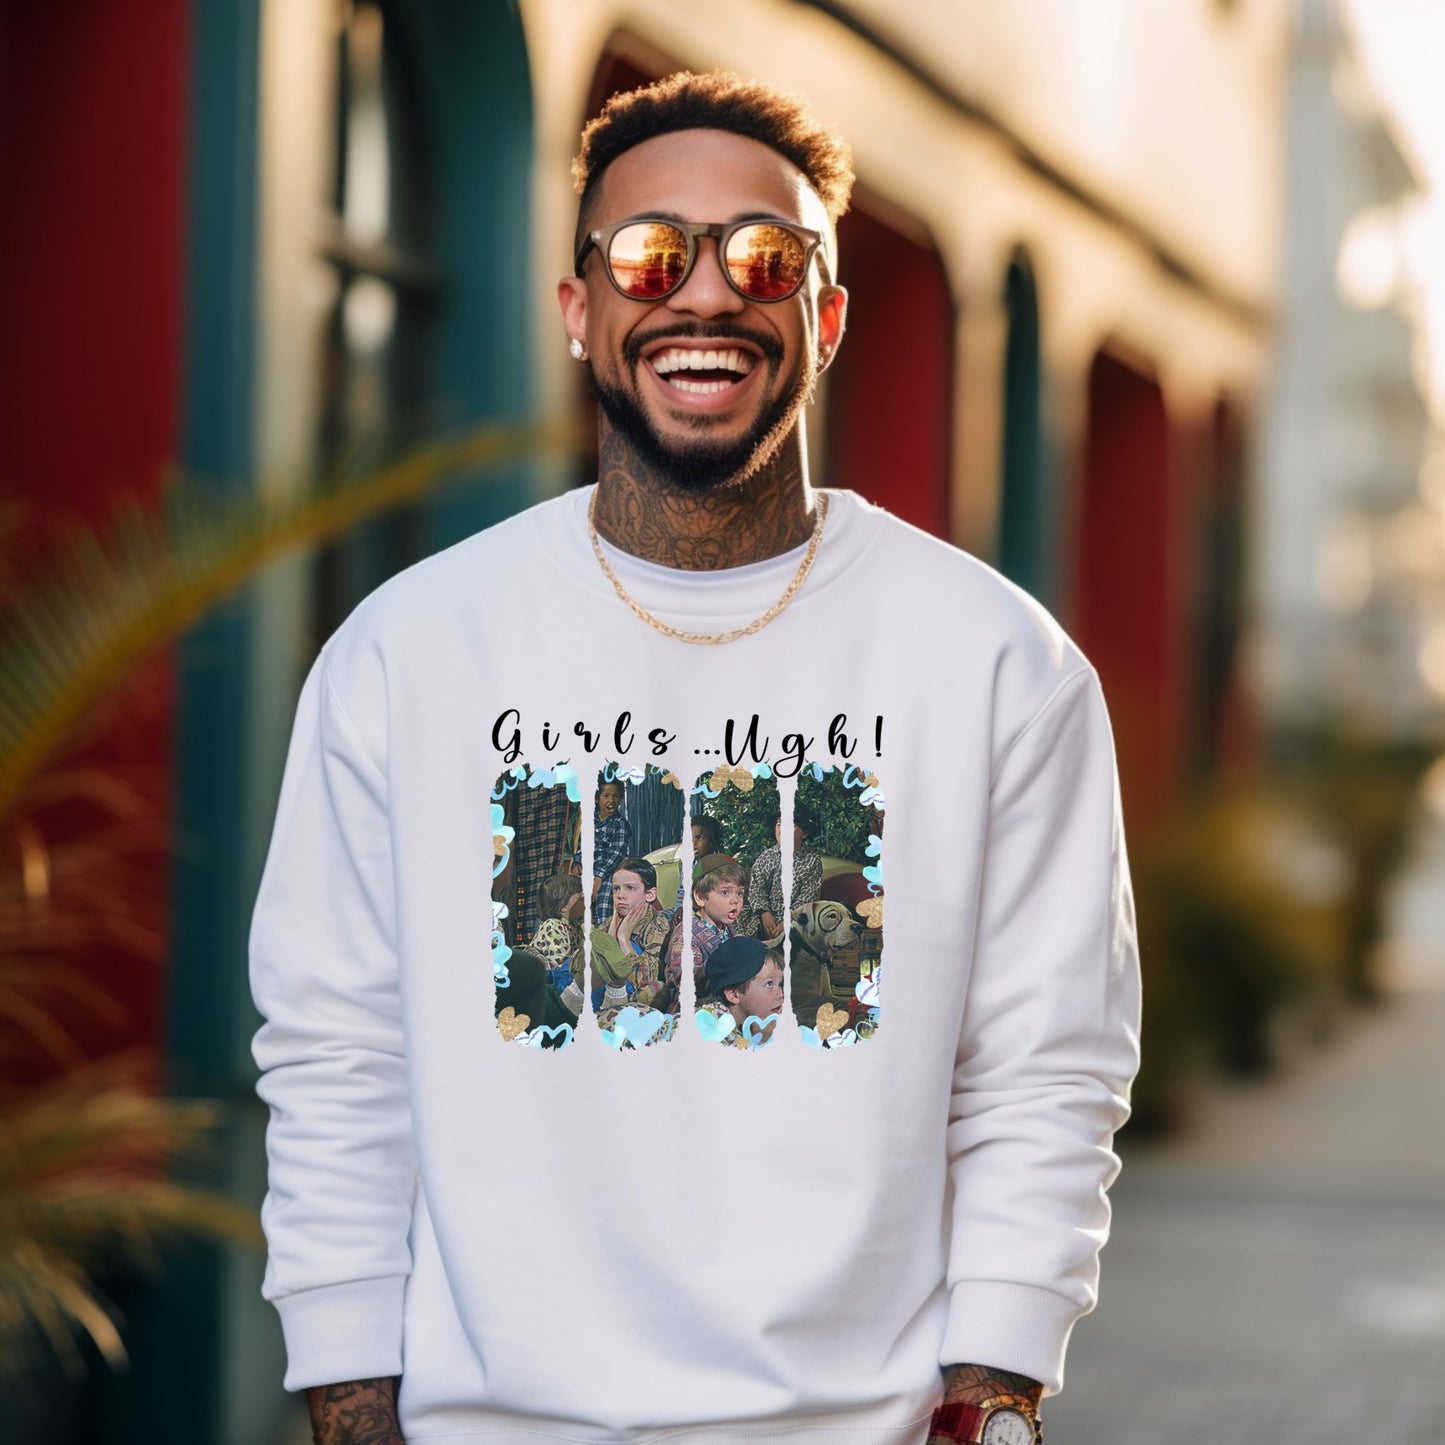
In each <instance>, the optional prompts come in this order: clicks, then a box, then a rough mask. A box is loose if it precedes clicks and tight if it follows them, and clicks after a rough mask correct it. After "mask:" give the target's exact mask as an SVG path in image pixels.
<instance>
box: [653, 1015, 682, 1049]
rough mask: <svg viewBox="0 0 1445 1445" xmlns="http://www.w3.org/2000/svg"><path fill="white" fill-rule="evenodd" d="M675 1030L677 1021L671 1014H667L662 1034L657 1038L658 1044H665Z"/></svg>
mask: <svg viewBox="0 0 1445 1445" xmlns="http://www.w3.org/2000/svg"><path fill="white" fill-rule="evenodd" d="M676 1028H677V1020H676V1019H675V1018H674V1017H673V1016H672V1015H671V1014H668V1016H667V1023H666V1024H664V1025H663V1029H662V1032H661V1033H660V1034H658V1036H657V1039H658V1042H659V1043H664V1044H665V1043H666V1042H667V1041H668V1039H670V1038H671V1037H672V1035H673V1033H674V1031H675V1030H676Z"/></svg>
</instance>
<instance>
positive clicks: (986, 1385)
mask: <svg viewBox="0 0 1445 1445" xmlns="http://www.w3.org/2000/svg"><path fill="white" fill-rule="evenodd" d="M1043 1393H1044V1387H1043V1386H1042V1385H1041V1384H1039V1382H1038V1381H1037V1380H1031V1379H1029V1377H1028V1376H1027V1375H1016V1374H1014V1373H1013V1371H1012V1370H995V1369H994V1368H992V1367H991V1366H989V1365H950V1366H949V1367H948V1369H947V1370H945V1371H944V1379H943V1403H944V1404H945V1405H951V1404H953V1403H954V1402H955V1401H960V1402H962V1403H963V1404H965V1405H982V1404H983V1403H984V1402H985V1401H987V1400H995V1399H997V1398H998V1397H999V1396H1000V1395H1014V1396H1022V1397H1024V1398H1025V1399H1027V1400H1028V1402H1029V1403H1030V1404H1031V1405H1033V1406H1034V1407H1035V1408H1037V1407H1038V1403H1039V1400H1040V1398H1041V1397H1042V1396H1043Z"/></svg>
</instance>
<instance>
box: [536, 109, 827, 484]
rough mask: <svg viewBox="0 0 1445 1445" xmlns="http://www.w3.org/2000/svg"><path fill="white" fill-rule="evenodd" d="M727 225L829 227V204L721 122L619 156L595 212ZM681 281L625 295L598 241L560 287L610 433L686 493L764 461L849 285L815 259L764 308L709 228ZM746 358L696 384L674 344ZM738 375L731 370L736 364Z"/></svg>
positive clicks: (800, 400) (789, 168) (593, 223)
mask: <svg viewBox="0 0 1445 1445" xmlns="http://www.w3.org/2000/svg"><path fill="white" fill-rule="evenodd" d="M643 215H667V216H673V217H676V218H678V219H680V220H684V221H704V222H724V223H726V222H729V221H733V220H739V219H742V218H744V217H750V218H775V219H778V220H783V221H791V222H794V223H796V224H798V225H802V226H806V227H808V228H809V229H812V230H816V231H820V232H822V233H823V234H824V235H827V234H829V225H828V218H827V213H826V211H825V210H824V207H823V203H822V201H821V200H820V199H819V198H818V196H817V194H816V193H815V192H814V191H813V190H812V188H811V187H810V186H809V185H808V183H807V181H806V180H805V179H804V177H803V175H802V173H801V172H800V171H799V170H798V169H797V168H796V167H795V166H794V165H793V164H792V163H791V162H790V161H787V160H785V159H784V158H783V157H782V156H780V155H779V154H778V153H777V152H776V151H773V150H771V149H770V148H769V147H767V146H765V145H763V144H762V143H761V142H758V141H754V140H748V139H746V138H745V137H742V136H736V135H732V134H729V133H728V132H726V131H716V130H691V131H679V132H676V133H674V134H671V135H663V136H656V137H654V138H653V139H652V140H649V141H644V142H643V143H642V144H641V145H639V146H635V147H634V148H633V149H632V150H630V151H628V152H626V153H625V154H624V155H621V156H619V157H618V158H617V160H615V161H614V162H613V163H612V165H611V166H610V167H609V168H608V170H607V173H606V175H605V176H604V177H603V179H602V184H601V196H600V203H599V205H598V206H597V207H596V209H595V210H594V213H593V215H592V216H591V217H590V218H589V222H588V224H589V228H590V229H593V230H595V229H597V228H599V227H602V226H607V225H610V224H612V223H613V222H615V221H622V220H626V219H628V218H630V217H633V216H643ZM697 246H698V255H697V259H696V261H695V263H694V265H693V268H692V271H691V273H690V274H689V275H688V278H687V280H686V281H685V282H684V283H683V285H681V286H680V287H679V288H678V289H677V290H676V291H674V292H673V293H672V294H671V295H669V296H666V297H664V298H663V299H662V300H661V301H635V300H632V299H631V298H629V297H626V296H621V295H619V294H618V292H617V291H616V290H614V289H613V287H612V285H611V283H610V282H609V281H608V279H607V274H606V268H605V266H604V264H603V259H602V257H601V256H600V255H599V254H598V253H597V252H596V250H595V249H594V250H593V251H592V252H591V253H590V254H589V255H588V257H587V260H586V262H585V263H584V266H583V271H584V275H583V277H582V278H581V279H578V278H575V277H569V278H567V279H565V280H564V281H563V282H562V283H561V287H560V292H559V294H560V296H561V300H562V309H563V316H564V319H565V321H566V323H567V328H568V331H569V332H570V333H571V334H572V335H574V336H580V337H582V338H583V339H584V340H585V341H586V344H587V346H588V349H589V351H590V352H591V356H592V371H593V378H594V380H595V382H596V386H597V394H598V399H599V401H600V403H601V406H602V408H603V411H604V412H605V413H606V415H607V418H608V420H609V422H610V423H611V424H612V426H613V428H614V429H615V430H617V431H619V432H620V433H622V435H623V436H625V437H626V438H627V440H628V442H629V443H630V444H631V445H632V447H633V449H634V450H635V451H636V452H638V454H639V455H640V456H641V457H642V458H643V460H644V461H645V462H647V463H648V464H649V465H650V466H651V467H652V469H653V470H655V471H657V472H658V473H660V474H661V475H662V476H663V477H664V478H665V479H666V480H667V481H669V482H670V483H672V484H673V485H675V486H677V487H679V488H682V489H685V490H692V491H698V490H704V489H709V488H713V487H717V486H721V485H723V484H725V483H727V482H730V481H735V480H742V479H744V478H746V477H747V476H749V475H751V474H752V473H753V472H755V471H756V470H757V469H758V468H760V467H762V466H763V465H765V464H766V463H767V462H768V461H769V460H770V459H771V457H772V456H773V455H774V454H775V453H776V451H777V449H778V446H779V445H780V444H781V442H782V440H783V439H784V438H785V437H786V436H787V434H788V433H789V432H790V431H791V430H792V428H793V427H794V425H795V424H796V423H797V421H798V417H799V414H800V412H801V411H802V408H803V406H804V405H805V404H806V403H807V401H808V399H809V397H810V396H811V395H812V389H813V384H814V380H815V378H816V376H817V374H818V371H819V359H820V356H824V357H827V358H831V355H832V351H833V349H834V348H835V347H836V345H837V343H838V340H839V338H840V337H841V335H842V327H843V310H844V305H845V302H846V297H845V295H844V293H843V292H842V291H841V290H840V289H839V288H838V287H836V286H824V285H822V284H821V281H820V273H819V259H818V257H816V256H815V257H814V259H813V261H812V262H811V264H810V266H809V271H808V277H807V280H806V281H805V282H804V285H803V287H802V288H801V290H800V291H799V292H798V293H797V294H796V295H795V296H792V297H790V298H789V299H788V300H786V301H780V302H775V303H772V304H763V303H758V302H754V301H750V300H748V299H747V298H746V297H743V296H740V295H738V293H737V292H736V291H734V290H733V289H732V288H731V287H730V286H729V285H728V284H727V281H726V280H725V278H724V276H723V272H722V269H721V267H720V265H719V261H718V254H717V243H716V241H714V240H713V239H711V238H708V237H704V238H701V239H700V240H699V241H698V242H697ZM679 351H682V352H695V351H700V352H703V353H706V352H709V351H713V352H724V353H726V352H730V351H735V352H737V353H738V357H737V363H736V364H737V366H739V367H741V368H745V374H743V375H741V376H737V377H736V379H733V380H728V379H727V377H726V376H725V375H724V374H723V369H719V370H718V371H717V372H716V373H710V375H711V376H713V377H714V379H715V380H719V381H723V382H724V383H725V384H723V385H721V386H718V385H708V386H699V385H698V382H697V379H696V373H695V372H694V373H691V374H690V373H689V372H688V371H687V370H686V369H684V368H681V367H677V366H676V365H675V363H676V361H677V359H678V358H677V353H678V352H679ZM732 374H734V375H735V374H736V373H735V372H734V373H732Z"/></svg>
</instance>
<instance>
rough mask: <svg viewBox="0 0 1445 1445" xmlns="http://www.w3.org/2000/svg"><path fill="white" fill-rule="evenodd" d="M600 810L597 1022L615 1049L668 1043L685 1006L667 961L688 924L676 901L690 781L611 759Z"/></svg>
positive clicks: (594, 940) (596, 822) (595, 902)
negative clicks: (685, 789)
mask: <svg viewBox="0 0 1445 1445" xmlns="http://www.w3.org/2000/svg"><path fill="white" fill-rule="evenodd" d="M592 806H593V814H592V867H591V870H590V873H589V877H590V878H591V879H592V880H594V881H593V882H592V883H589V885H588V887H589V889H590V891H591V896H592V928H591V932H590V936H589V952H590V954H591V959H592V978H591V1002H592V1008H593V1010H594V1011H595V1013H596V1015H597V1027H598V1030H599V1032H600V1033H601V1035H602V1041H603V1043H605V1044H606V1045H607V1046H608V1047H609V1048H613V1049H618V1050H627V1049H641V1048H646V1047H648V1046H649V1045H655V1044H662V1043H666V1042H668V1041H669V1040H670V1039H671V1038H672V1037H673V1035H674V1034H675V1032H676V1029H677V1018H678V1012H679V1004H680V1000H679V997H678V989H677V987H676V984H675V982H673V981H671V980H668V979H665V978H664V976H663V964H664V957H665V950H666V948H667V942H668V937H669V935H670V934H671V933H672V932H673V931H674V930H676V931H678V932H681V928H682V915H681V912H680V911H679V910H678V908H677V907H676V900H677V898H678V897H679V896H680V893H679V889H678V876H679V871H680V867H681V859H682V853H683V848H682V819H683V797H682V783H681V781H680V780H679V779H678V777H677V776H676V774H674V773H671V772H668V771H667V770H665V769H663V768H660V767H657V766H655V765H653V764H651V763H649V764H646V765H643V764H627V763H618V762H608V763H604V764H603V765H602V767H601V769H600V770H599V771H598V773H597V791H596V793H595V794H594V796H593V804H592ZM577 857H578V860H579V861H580V857H581V855H580V853H579V854H578V855H577Z"/></svg>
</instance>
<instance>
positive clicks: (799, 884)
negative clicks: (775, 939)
mask: <svg viewBox="0 0 1445 1445" xmlns="http://www.w3.org/2000/svg"><path fill="white" fill-rule="evenodd" d="M788 910H789V927H788V937H789V964H790V968H791V972H792V999H793V1013H794V1015H795V1017H796V1018H797V1020H798V1024H799V1026H800V1028H801V1030H802V1035H803V1042H804V1043H806V1044H808V1045H809V1046H811V1047H812V1048H815V1049H816V1048H822V1049H840V1048H847V1047H849V1046H850V1045H852V1044H856V1043H862V1042H864V1041H865V1040H867V1039H871V1038H872V1037H873V1036H874V1035H875V1034H876V1033H877V1031H878V984H879V977H880V973H881V964H882V958H883V789H882V787H881V785H880V784H879V782H878V778H877V775H876V774H874V773H868V772H864V771H863V770H862V769H860V768H857V767H854V766H853V765H852V764H845V765H843V766H838V765H829V764H826V763H804V765H803V769H802V771H801V772H800V773H799V774H798V790H797V793H796V794H795V796H794V800H793V860H792V873H791V887H790V891H789V895H788Z"/></svg>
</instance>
